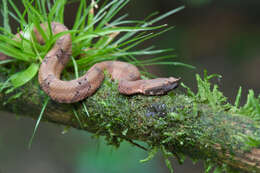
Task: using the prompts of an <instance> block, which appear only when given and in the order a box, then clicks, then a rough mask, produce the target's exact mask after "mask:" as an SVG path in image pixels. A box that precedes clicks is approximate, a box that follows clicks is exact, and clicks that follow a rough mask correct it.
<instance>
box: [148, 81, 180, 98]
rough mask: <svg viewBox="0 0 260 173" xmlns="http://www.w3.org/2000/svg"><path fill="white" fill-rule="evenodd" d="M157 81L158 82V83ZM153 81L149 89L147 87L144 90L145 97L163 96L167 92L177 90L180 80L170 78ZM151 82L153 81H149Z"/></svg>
mask: <svg viewBox="0 0 260 173" xmlns="http://www.w3.org/2000/svg"><path fill="white" fill-rule="evenodd" d="M158 79H159V80H160V81H158ZM158 79H155V80H156V82H151V85H150V87H147V89H146V90H145V93H144V94H146V95H164V94H167V92H169V91H171V90H173V89H175V88H177V87H178V86H179V81H180V79H176V78H173V77H170V78H163V79H162V78H158ZM151 81H153V80H151Z"/></svg>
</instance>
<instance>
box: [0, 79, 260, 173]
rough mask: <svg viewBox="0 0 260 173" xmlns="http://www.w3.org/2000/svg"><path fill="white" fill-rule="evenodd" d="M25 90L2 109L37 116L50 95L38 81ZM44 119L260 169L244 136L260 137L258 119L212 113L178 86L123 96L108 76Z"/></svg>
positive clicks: (259, 152)
mask: <svg viewBox="0 0 260 173" xmlns="http://www.w3.org/2000/svg"><path fill="white" fill-rule="evenodd" d="M3 78H5V76H3V75H0V79H3ZM20 91H23V93H26V94H23V95H22V96H20V97H18V98H16V99H13V100H11V101H9V102H8V103H7V104H3V103H6V101H7V100H8V99H9V100H10V98H11V97H12V95H10V94H9V95H4V94H0V102H1V103H2V104H1V110H5V111H9V112H14V113H17V114H19V115H21V116H30V117H32V118H34V119H37V117H38V115H39V112H40V111H41V105H42V104H43V102H44V99H45V98H46V95H45V94H44V93H43V92H42V91H41V90H40V88H39V87H38V86H37V85H35V84H33V83H30V84H27V85H26V86H25V87H23V88H22V89H20ZM17 92H18V91H17ZM176 92H177V93H176ZM83 104H85V106H86V107H87V109H88V110H87V111H88V112H89V116H88V114H87V113H86V110H85V108H84V105H83ZM73 110H74V111H76V112H77V115H78V117H79V119H80V121H81V123H79V122H78V120H77V119H76V118H75V115H74V113H73ZM43 118H44V120H45V121H49V122H53V123H57V124H62V125H66V126H71V127H74V128H78V129H81V130H86V131H89V132H92V133H94V134H97V135H105V136H106V137H107V138H106V139H107V141H108V143H109V144H113V145H116V146H119V144H120V142H121V141H122V139H123V140H127V141H130V142H131V143H134V140H139V141H143V142H146V143H147V144H148V146H149V148H150V149H151V148H152V147H153V148H154V147H158V148H160V147H163V148H164V149H166V150H167V151H169V152H170V153H172V154H173V155H174V156H176V158H180V157H181V156H182V155H187V156H189V157H191V158H193V159H203V160H205V161H206V162H211V163H217V164H218V165H220V166H225V165H227V166H230V167H232V169H233V168H234V169H239V170H243V171H248V172H259V171H260V149H259V148H251V147H248V144H247V143H246V138H245V136H251V135H256V136H258V137H259V136H260V131H259V126H260V124H259V123H258V122H253V121H252V120H250V119H248V118H247V117H246V116H244V115H237V114H233V113H230V111H219V112H216V111H213V110H212V108H211V107H210V106H209V105H208V104H206V103H205V104H195V103H194V102H193V101H192V99H191V98H190V97H188V96H186V95H185V94H184V93H181V92H180V91H176V90H175V91H174V92H171V93H169V94H168V95H165V96H143V95H135V96H124V95H121V94H119V93H118V91H117V85H116V84H115V83H114V82H111V81H110V80H109V79H108V78H106V79H105V81H104V82H103V84H102V86H101V88H100V89H99V90H98V91H97V92H96V93H95V94H94V95H93V96H91V97H90V98H88V99H86V100H85V101H84V102H80V103H76V104H59V103H56V102H53V101H50V102H49V104H48V106H47V108H46V110H45V113H44V117H43ZM80 124H81V126H80ZM137 145H138V144H137ZM139 147H142V146H139ZM143 149H145V148H143Z"/></svg>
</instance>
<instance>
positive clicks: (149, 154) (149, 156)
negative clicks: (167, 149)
mask: <svg viewBox="0 0 260 173" xmlns="http://www.w3.org/2000/svg"><path fill="white" fill-rule="evenodd" d="M157 152H158V147H153V148H152V149H151V150H150V151H149V153H148V156H147V157H146V158H145V159H143V160H140V162H141V163H144V162H147V161H149V160H151V159H152V158H154V156H155V155H156V153H157Z"/></svg>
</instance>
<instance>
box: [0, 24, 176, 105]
mask: <svg viewBox="0 0 260 173" xmlns="http://www.w3.org/2000/svg"><path fill="white" fill-rule="evenodd" d="M40 27H41V28H42V29H43V31H46V30H47V27H48V26H47V25H46V24H44V23H42V24H40ZM32 31H33V33H34V34H35V38H36V40H37V42H38V43H39V44H45V41H44V38H43V37H42V35H41V34H40V32H39V31H38V30H37V29H36V28H33V30H32ZM51 31H52V33H53V35H57V34H59V33H61V32H64V31H68V28H67V27H66V26H65V25H63V24H61V23H58V22H51ZM16 35H17V34H16ZM18 37H19V36H18ZM71 54H72V40H71V35H70V34H69V33H65V34H64V35H62V36H60V37H59V38H58V39H57V40H56V42H55V43H54V44H53V46H52V48H51V49H50V50H49V52H48V53H47V54H46V55H45V57H44V58H43V60H42V62H41V65H40V67H39V71H38V82H39V85H40V88H41V89H42V90H43V91H44V92H45V93H46V94H47V95H48V96H49V97H51V99H52V100H54V101H56V102H59V103H75V102H79V101H81V100H83V99H85V98H87V97H89V96H91V95H93V94H94V93H95V91H96V90H97V89H98V88H99V87H100V85H101V84H102V82H103V80H104V77H105V74H104V72H105V71H106V72H107V73H108V74H109V75H110V76H111V78H112V80H113V81H117V82H118V91H119V93H121V94H124V95H134V94H143V95H164V94H166V93H167V92H169V91H171V90H173V89H175V88H176V87H178V85H179V81H180V78H175V77H168V78H155V79H141V73H140V71H139V70H138V68H137V67H136V66H134V65H133V64H130V63H127V62H123V61H117V60H116V61H103V62H99V63H96V64H94V65H93V66H92V67H91V68H90V69H89V70H88V71H87V72H86V73H85V74H84V75H83V76H81V77H79V78H77V79H73V80H69V81H65V80H61V74H62V71H63V69H64V68H65V66H66V64H67V63H68V62H69V60H70V56H71ZM7 58H8V56H7V55H5V54H3V53H0V61H1V60H5V59H7Z"/></svg>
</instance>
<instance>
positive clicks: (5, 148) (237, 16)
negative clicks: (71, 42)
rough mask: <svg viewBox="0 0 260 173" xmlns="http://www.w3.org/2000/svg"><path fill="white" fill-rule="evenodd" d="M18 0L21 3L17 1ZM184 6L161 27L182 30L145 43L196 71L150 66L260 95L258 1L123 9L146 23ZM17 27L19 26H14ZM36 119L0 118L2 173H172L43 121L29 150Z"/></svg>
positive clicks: (186, 0) (177, 1) (152, 1)
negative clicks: (213, 77)
mask: <svg viewBox="0 0 260 173" xmlns="http://www.w3.org/2000/svg"><path fill="white" fill-rule="evenodd" d="M17 2H19V1H17ZM180 5H186V8H185V9H184V10H182V11H181V12H179V13H177V14H175V15H173V16H171V17H168V18H167V19H165V20H163V21H161V24H164V23H167V24H169V25H171V26H176V28H175V29H173V30H171V31H169V32H167V33H165V34H164V35H162V36H160V37H158V38H155V39H153V40H151V41H148V42H146V44H144V45H143V46H151V45H156V46H157V47H158V48H175V50H176V51H175V52H176V54H177V55H178V58H176V59H173V60H174V61H182V62H185V63H188V64H192V65H194V66H196V67H197V69H196V70H190V69H187V68H183V67H173V66H159V67H149V70H150V71H151V72H152V73H154V74H156V75H158V76H170V75H173V76H178V77H182V79H183V82H184V83H186V84H187V85H189V86H191V87H192V88H193V90H196V87H195V86H196V83H195V77H194V75H195V73H199V74H202V72H203V70H204V69H207V70H208V72H209V73H218V74H221V75H222V76H223V79H222V80H221V81H216V82H217V83H218V84H219V86H220V89H221V90H222V91H223V92H224V95H226V96H227V97H229V100H230V101H231V102H233V101H234V98H235V95H236V92H237V90H238V88H239V86H242V87H243V98H244V99H245V95H246V93H247V90H248V89H250V88H252V89H254V91H255V93H256V94H259V92H260V81H259V74H260V69H259V67H260V49H259V48H260V22H259V18H260V10H259V9H260V1H259V0H250V1H242V0H160V1H158V0H149V1H148V0H139V1H137V0H132V1H130V3H129V4H128V5H127V7H126V8H124V10H123V11H122V14H125V13H129V18H131V19H143V18H145V17H146V16H147V15H149V14H150V13H152V12H154V11H160V14H162V13H165V12H167V11H169V10H171V9H174V8H177V7H179V6H180ZM76 7H77V6H76V5H71V6H69V7H68V8H67V13H66V16H65V18H66V21H65V24H66V25H67V26H71V24H72V22H73V17H74V16H75V12H74V11H75V10H76ZM14 26H17V24H15V23H14ZM34 125H35V121H33V120H31V119H28V118H22V117H20V116H14V115H10V114H8V113H4V112H1V116H0V173H9V172H21V173H35V172H37V173H45V172H48V173H58V172H62V173H71V172H73V173H119V172H125V173H128V172H129V173H130V172H136V173H137V172H138V173H139V172H149V173H158V172H162V173H163V172H165V173H166V172H168V169H167V168H166V166H165V164H164V161H163V159H162V156H161V155H160V154H158V155H157V157H156V158H154V159H153V160H152V161H150V162H148V163H145V164H141V163H139V160H141V159H143V158H145V157H146V153H145V152H144V151H142V150H141V149H139V148H136V147H133V146H131V145H130V144H128V143H123V144H122V145H121V147H120V148H119V149H114V148H111V147H109V146H106V144H105V141H104V140H103V139H102V138H100V139H96V138H91V134H89V133H86V132H84V131H79V130H74V129H69V130H68V132H67V133H65V134H64V133H63V131H64V127H62V126H57V125H55V124H50V123H41V124H40V128H39V129H38V131H37V134H36V137H35V139H34V141H33V145H32V149H30V150H28V149H27V144H28V141H29V138H30V136H31V134H32V131H33V128H34ZM172 161H173V165H174V169H175V172H176V173H185V172H187V173H191V172H192V173H201V172H203V166H202V164H201V163H200V162H199V163H198V164H196V165H193V164H192V163H191V161H189V160H187V161H185V163H184V164H183V165H178V164H177V163H176V161H175V160H174V159H173V160H172Z"/></svg>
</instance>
